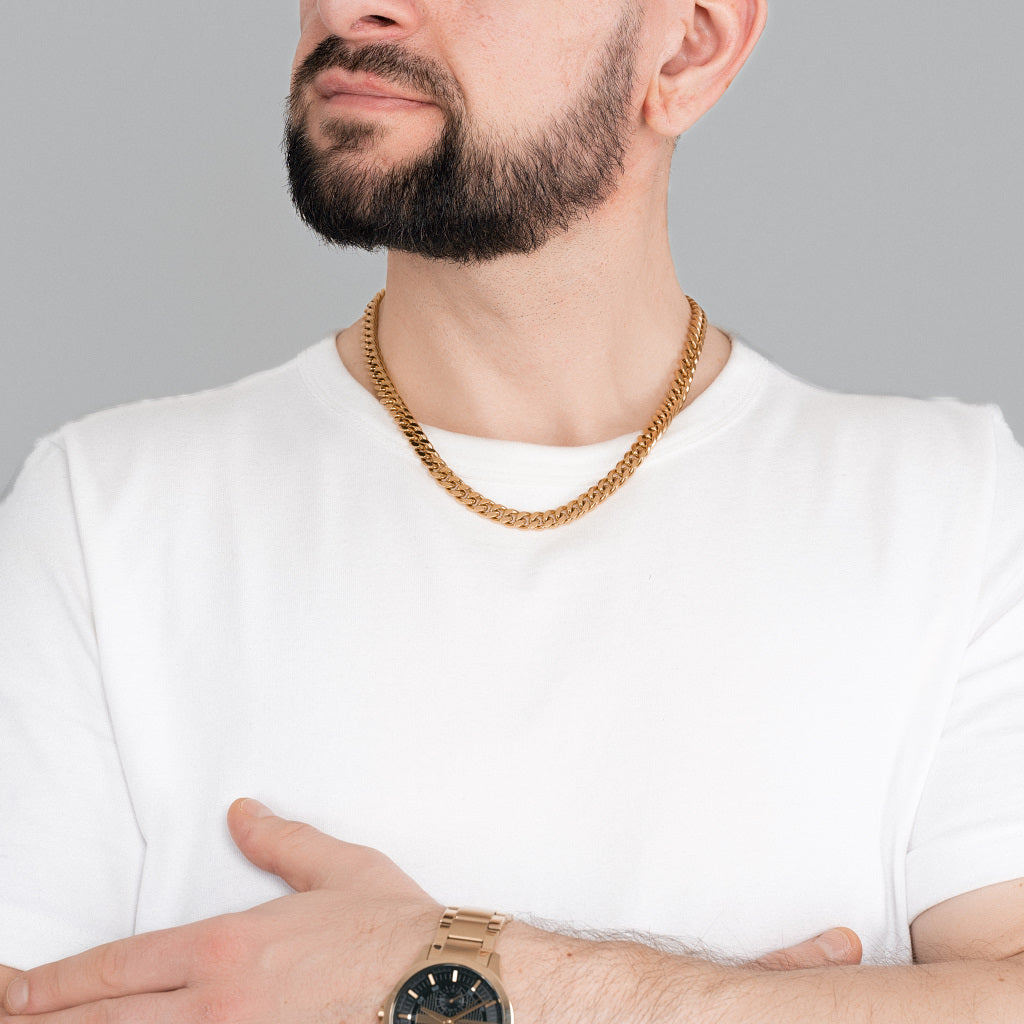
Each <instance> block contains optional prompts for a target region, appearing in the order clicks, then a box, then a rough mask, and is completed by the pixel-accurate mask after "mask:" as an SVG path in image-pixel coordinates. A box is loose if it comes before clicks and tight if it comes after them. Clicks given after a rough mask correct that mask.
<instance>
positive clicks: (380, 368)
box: [363, 289, 707, 530]
mask: <svg viewBox="0 0 1024 1024" xmlns="http://www.w3.org/2000/svg"><path fill="white" fill-rule="evenodd" d="M383 298H384V291H383V289H382V290H381V291H379V292H378V293H377V294H376V295H375V296H374V297H373V298H372V299H371V300H370V302H369V305H367V307H366V312H365V313H364V314H363V349H364V351H365V353H366V363H367V366H368V368H369V370H370V376H372V377H373V382H374V385H375V386H376V388H377V397H378V398H379V399H380V402H381V405H383V406H384V408H385V409H387V410H388V412H390V413H391V416H392V418H393V419H394V421H395V423H396V424H397V425H398V428H399V430H401V431H402V433H403V434H405V436H406V438H407V439H408V441H409V444H411V445H412V447H413V450H414V451H415V452H416V454H417V455H418V456H419V458H420V461H421V462H422V463H423V465H424V466H426V468H427V472H429V473H430V475H431V476H432V477H433V478H434V479H435V480H436V481H437V482H438V483H439V484H440V485H441V486H442V487H443V488H444V489H445V490H446V491H447V492H448V493H449V494H450V495H451V496H452V497H453V498H454V499H455V500H456V501H457V502H459V504H460V505H463V506H465V507H466V508H468V509H469V510H470V511H471V512H475V513H476V514H477V515H479V516H483V518H484V519H490V520H491V521H492V522H495V523H500V524H501V525H502V526H509V527H512V528H513V529H517V530H550V529H553V528H554V527H556V526H564V525H565V524H566V523H571V522H573V521H574V520H576V519H579V518H580V516H583V515H586V514H587V513H588V512H589V511H591V509H594V508H597V506H598V505H600V504H601V502H602V501H604V500H605V499H606V498H609V497H611V496H612V495H613V494H614V493H615V492H616V491H617V490H618V489H619V488H620V487H621V486H622V485H623V484H624V483H625V482H626V481H627V480H628V479H629V478H630V477H631V476H632V475H633V474H634V473H635V472H636V470H637V468H638V467H639V465H640V463H641V462H643V461H644V459H645V458H647V455H648V453H649V452H650V450H651V449H652V448H653V447H654V444H655V442H656V441H657V440H658V438H659V437H661V435H662V434H663V433H664V432H665V429H666V428H667V427H668V425H669V424H670V423H671V422H672V420H673V419H674V418H675V415H676V413H678V412H679V410H680V409H681V408H682V407H683V405H684V403H685V402H686V396H687V394H689V391H690V385H691V384H692V383H693V375H694V373H695V372H696V370H697V361H698V360H699V359H700V353H701V349H702V348H703V346H704V336H705V334H706V333H707V317H705V315H704V310H703V309H701V308H700V306H698V305H697V303H696V302H694V300H693V299H691V298H690V297H689V296H687V301H688V302H689V303H690V314H691V315H690V326H689V328H688V330H687V332H686V344H685V346H684V347H683V353H682V355H681V357H680V359H679V365H678V367H677V368H676V373H675V378H674V379H673V381H672V387H671V388H669V392H668V394H667V395H666V396H665V400H664V402H662V404H661V408H660V409H658V411H657V413H656V414H655V416H654V419H653V420H651V422H650V423H649V424H648V426H647V428H646V429H645V430H643V431H641V433H640V434H639V435H638V436H637V439H636V440H635V441H634V442H633V444H632V446H631V447H630V448H629V450H628V451H627V452H626V454H625V455H623V457H622V458H621V459H620V460H619V461H618V462H617V463H616V465H615V466H614V468H613V469H612V470H611V472H609V473H608V475H607V476H605V477H602V478H601V479H600V480H598V482H597V483H596V484H594V486H593V487H591V488H590V490H588V491H584V492H583V493H582V494H580V495H579V496H577V497H576V498H574V499H573V500H572V501H570V502H567V503H566V504H565V505H559V506H558V508H552V509H547V510H546V511H544V512H520V511H519V510H518V509H514V508H508V507H507V506H506V505H500V504H498V502H496V501H488V499H487V498H485V497H484V496H483V495H482V494H480V493H479V492H477V491H474V490H473V488H472V487H470V486H469V484H467V483H466V482H465V481H464V480H462V479H461V478H460V477H459V476H457V475H456V474H455V473H454V472H452V470H451V469H450V468H449V466H448V464H447V463H446V462H445V461H444V459H442V458H441V456H440V455H438V454H437V451H436V449H435V448H434V446H433V445H432V444H431V443H430V441H429V440H428V438H427V435H426V434H424V433H423V429H422V428H421V427H420V425H419V423H417V422H416V420H415V419H413V416H412V413H411V412H409V409H408V407H407V406H406V404H405V402H403V401H402V397H401V395H399V393H398V390H397V389H396V388H395V385H394V383H393V382H392V380H391V377H390V375H389V374H388V370H387V367H386V366H385V365H384V359H383V357H382V356H381V354H380V342H379V340H378V337H377V320H378V317H379V315H380V303H381V299H383Z"/></svg>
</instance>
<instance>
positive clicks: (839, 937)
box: [750, 928, 864, 971]
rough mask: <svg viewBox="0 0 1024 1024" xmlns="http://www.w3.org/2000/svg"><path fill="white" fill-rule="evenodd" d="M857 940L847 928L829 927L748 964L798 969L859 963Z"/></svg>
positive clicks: (769, 968) (860, 951)
mask: <svg viewBox="0 0 1024 1024" xmlns="http://www.w3.org/2000/svg"><path fill="white" fill-rule="evenodd" d="M863 952H864V951H863V948H862V947H861V942H860V939H859V938H858V936H857V933H856V932H853V931H851V930H850V929H849V928H831V929H829V931H827V932H823V933H822V934H821V935H819V936H817V938H814V939H808V940H807V941H806V942H801V943H800V944H799V945H797V946H790V947H789V948H788V949H780V950H778V951H777V952H775V953H769V954H768V955H767V956H763V957H761V959H760V960H755V961H754V962H753V963H752V964H751V965H750V966H751V967H757V968H760V969H761V970H765V971H800V970H807V969H809V968H812V967H848V966H853V965H856V964H859V963H860V958H861V956H862V955H863Z"/></svg>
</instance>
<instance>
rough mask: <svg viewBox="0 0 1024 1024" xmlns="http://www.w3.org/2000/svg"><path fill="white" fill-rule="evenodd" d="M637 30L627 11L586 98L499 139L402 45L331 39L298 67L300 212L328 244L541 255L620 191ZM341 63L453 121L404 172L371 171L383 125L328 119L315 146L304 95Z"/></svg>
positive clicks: (292, 178) (445, 254) (437, 255)
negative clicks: (411, 91)
mask: <svg viewBox="0 0 1024 1024" xmlns="http://www.w3.org/2000/svg"><path fill="white" fill-rule="evenodd" d="M639 28H640V18H639V15H638V13H637V10H636V8H635V7H633V6H631V7H630V8H629V9H628V10H627V11H626V12H625V13H624V15H623V17H622V19H621V20H620V22H619V24H618V26H617V27H616V31H615V33H614V34H613V36H612V38H611V39H610V40H609V42H608V43H607V44H606V46H605V48H604V51H603V53H602V54H601V57H600V59H599V61H598V63H597V66H596V68H595V71H594V73H593V75H592V77H591V79H590V80H589V81H588V82H587V83H586V84H585V85H584V88H583V89H582V91H581V93H580V94H579V96H578V97H577V98H576V99H575V100H574V101H573V102H572V103H571V104H569V105H568V106H567V107H566V109H564V110H563V111H561V112H560V113H559V114H557V115H555V116H553V117H552V118H550V119H549V120H548V121H547V122H546V123H545V124H543V125H541V126H540V127H538V128H536V129H533V130H531V131H514V132H509V133H508V134H507V135H506V136H504V137H502V136H500V135H498V133H496V132H494V131H490V132H482V131H479V130H476V129H475V128H474V126H473V125H472V124H470V122H469V120H468V118H467V117H466V114H465V109H464V105H463V103H462V100H461V94H460V91H459V88H458V86H457V84H456V83H455V82H454V81H453V80H452V79H451V77H450V76H448V75H447V73H446V72H445V71H444V70H443V69H442V68H439V67H438V66H436V65H435V64H433V63H432V62H430V61H427V60H425V59H424V58H422V57H419V56H417V55H414V54H409V53H406V52H404V51H403V50H402V49H401V48H400V47H398V46H397V45H396V44H394V43H370V44H366V45H364V46H361V47H358V48H355V47H352V46H350V45H348V44H347V43H345V42H343V41H342V40H341V39H338V38H337V37H335V36H331V37H328V38H327V39H325V40H324V41H323V42H322V43H320V45H319V46H318V47H317V48H316V49H315V50H314V51H313V52H312V53H311V54H310V55H309V56H308V57H307V58H306V59H305V60H304V61H303V62H302V64H301V66H300V67H299V68H298V70H297V71H296V74H295V77H294V80H293V82H292V90H291V95H290V97H289V101H288V119H287V126H286V129H285V153H286V157H287V164H288V179H289V185H290V188H291V195H292V201H293V202H294V204H295V208H296V210H297V211H298V213H299V216H300V217H301V218H302V219H303V221H305V222H306V224H307V225H309V227H311V228H312V229H313V230H314V231H315V232H316V233H317V234H318V235H320V236H321V238H323V239H324V241H326V242H327V243H329V244H332V245H339V246H356V247H358V248H361V249H367V250H374V249H379V248H386V249H394V250H398V251H400V252H407V253H413V254H416V255H419V256H425V257H428V258H430V259H437V260H448V261H452V262H457V263H469V262H473V261H481V260H490V259H495V258H497V257H500V256H507V255H513V254H525V253H531V252H534V251H536V250H537V249H539V248H540V247H541V246H543V245H544V244H545V243H546V242H547V241H548V240H549V239H551V238H552V237H553V236H554V235H555V234H557V233H562V232H565V231H567V230H568V229H569V228H570V227H571V226H572V225H573V224H574V223H576V222H577V221H579V220H580V219H582V218H584V217H585V216H586V215H587V214H589V213H590V212H591V211H593V210H595V209H597V207H599V206H600V205H601V204H602V203H603V202H605V201H606V200H607V199H608V198H609V196H611V195H612V194H613V193H614V191H615V188H616V186H617V184H618V182H619V180H620V178H621V175H622V173H623V169H624V160H625V156H626V152H627V148H628V145H629V141H630V137H631V134H632V130H633V129H632V116H633V107H632V90H633V87H634V85H635V82H634V76H635V66H636V52H637V46H638V41H639ZM334 67H337V68H342V69H344V70H346V71H349V72H359V71H365V72H371V73H373V74H375V75H378V76H380V77H381V78H383V79H385V80H388V81H391V82H395V83H400V84H403V85H409V86H412V87H414V88H415V89H417V90H418V91H420V92H421V93H423V94H425V95H426V96H429V97H431V98H432V99H433V100H434V101H435V102H436V103H437V105H438V107H439V108H440V109H441V111H442V113H443V115H444V125H443V128H442V130H441V133H440V136H439V138H438V140H437V142H436V143H434V145H433V146H431V147H430V148H429V149H428V150H427V151H426V152H425V153H423V154H422V155H420V156H418V157H414V158H412V159H410V160H408V161H406V162H404V163H402V164H399V165H396V166H394V167H391V168H380V167H375V166H372V164H371V162H370V161H369V160H362V159H361V157H360V151H361V150H363V149H365V148H367V147H369V146H371V145H372V144H373V143H374V142H375V141H376V140H378V139H380V138H381V137H382V136H383V129H382V128H381V127H380V126H378V125H374V124H371V123H367V122H365V121H358V120H344V121H343V120H340V119H329V120H328V119H325V120H324V121H323V122H322V123H321V125H320V131H321V133H322V135H323V136H324V138H325V139H326V140H327V145H326V146H324V147H322V148H321V147H318V146H317V145H316V144H315V143H314V142H313V140H312V138H311V137H310V132H309V127H308V120H309V109H310V107H309V103H308V101H306V100H305V99H304V96H305V93H306V92H307V91H308V89H309V88H310V85H311V83H312V81H313V79H314V78H315V77H316V76H317V75H318V74H320V72H322V71H324V70H326V69H328V68H334Z"/></svg>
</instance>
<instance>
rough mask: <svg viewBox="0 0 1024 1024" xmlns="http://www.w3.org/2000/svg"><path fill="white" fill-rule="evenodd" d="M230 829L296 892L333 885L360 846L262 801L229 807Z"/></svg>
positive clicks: (256, 861) (245, 849)
mask: <svg viewBox="0 0 1024 1024" xmlns="http://www.w3.org/2000/svg"><path fill="white" fill-rule="evenodd" d="M228 828H229V829H230V830H231V837H232V839H234V841H235V845H236V846H237V847H238V848H239V849H240V850H241V851H242V853H244V854H245V856H246V857H247V858H248V859H249V860H250V861H251V862H252V863H253V864H255V865H256V867H258V868H262V869H263V870H264V871H270V872H272V873H273V874H275V875H277V876H278V877H279V878H282V879H283V880H284V881H285V882H287V883H288V884H289V885H290V886H291V887H292V888H293V889H294V890H295V891H296V892H309V891H311V890H313V889H325V888H332V887H333V886H332V881H334V880H335V879H336V876H337V873H338V871H339V870H340V868H341V858H343V857H344V856H345V855H346V853H349V852H351V851H352V850H354V849H358V847H354V846H353V845H352V844H351V843H345V842H342V841H341V840H340V839H334V838H333V837H332V836H328V835H325V834H324V833H323V832H320V831H318V830H317V829H315V828H313V826H312V825H304V824H303V823H302V822H299V821H286V820H285V819H284V818H279V817H277V815H275V814H274V813H273V812H272V811H271V810H269V809H268V808H266V807H264V806H263V804H261V803H260V802H259V801H258V800H251V799H241V800H236V801H235V802H234V803H233V804H232V805H231V807H230V808H229V809H228Z"/></svg>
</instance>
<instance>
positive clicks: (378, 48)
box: [291, 36, 460, 110]
mask: <svg viewBox="0 0 1024 1024" xmlns="http://www.w3.org/2000/svg"><path fill="white" fill-rule="evenodd" d="M330 68H340V69H341V70H342V71H348V72H352V73H355V72H359V71H364V72H366V73H368V74H372V75H377V76H378V77H380V78H383V79H385V80H387V81H390V82H393V83H394V84H396V85H404V86H408V87H410V88H412V89H414V90H416V91H417V92H421V93H423V94H425V95H427V96H429V97H431V98H432V99H434V100H436V101H437V102H438V103H439V104H440V105H441V106H442V107H444V108H446V109H448V110H452V109H454V108H455V107H456V106H457V105H458V103H459V99H460V93H459V88H458V86H457V85H456V83H455V82H454V80H453V79H452V78H451V76H450V75H448V74H447V72H445V71H444V70H443V69H442V68H440V67H439V66H438V65H436V64H434V63H433V62H432V61H429V60H427V59H426V58H424V57H421V56H419V55H418V54H414V53H409V52H408V51H406V50H404V49H403V48H402V47H401V46H399V45H398V44H397V43H366V44H365V45H363V46H358V47H357V46H352V45H351V44H350V43H346V42H345V41H344V40H343V39H339V38H338V37H337V36H328V37H327V38H326V39H324V40H323V41H322V42H321V43H320V44H319V46H317V48H316V49H315V50H314V51H313V52H312V53H311V54H309V56H308V57H306V58H305V59H304V60H303V61H302V63H301V64H300V65H299V66H298V67H297V68H296V69H295V74H294V75H293V76H292V87H291V88H292V105H293V107H294V106H295V105H296V104H297V103H298V100H299V96H300V94H301V93H302V91H303V90H304V89H306V88H308V87H309V85H310V84H311V83H312V81H313V79H315V78H316V76H317V75H319V74H320V72H322V71H327V70H328V69H330Z"/></svg>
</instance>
